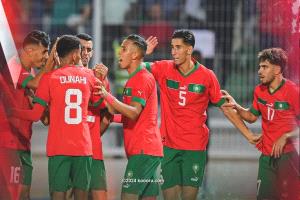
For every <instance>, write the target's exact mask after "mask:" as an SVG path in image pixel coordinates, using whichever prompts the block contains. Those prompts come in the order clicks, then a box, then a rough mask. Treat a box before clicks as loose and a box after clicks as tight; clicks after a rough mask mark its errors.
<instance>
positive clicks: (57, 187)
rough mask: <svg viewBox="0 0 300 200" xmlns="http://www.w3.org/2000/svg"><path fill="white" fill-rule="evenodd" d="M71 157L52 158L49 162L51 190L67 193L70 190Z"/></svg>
mask: <svg viewBox="0 0 300 200" xmlns="http://www.w3.org/2000/svg"><path fill="white" fill-rule="evenodd" d="M71 161H72V160H71V157H70V156H50V157H49V160H48V177H49V190H50V192H51V193H53V192H66V191H67V190H68V189H69V188H70V174H71Z"/></svg>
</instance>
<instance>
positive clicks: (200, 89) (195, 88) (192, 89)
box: [188, 83, 205, 93]
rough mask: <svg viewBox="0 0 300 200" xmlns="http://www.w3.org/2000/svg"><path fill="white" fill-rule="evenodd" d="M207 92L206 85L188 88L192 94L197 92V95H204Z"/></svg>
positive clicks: (193, 85) (194, 85)
mask: <svg viewBox="0 0 300 200" xmlns="http://www.w3.org/2000/svg"><path fill="white" fill-rule="evenodd" d="M204 90H205V86H204V85H200V84H193V83H192V84H189V86H188V91H190V92H195V93H203V92H204Z"/></svg>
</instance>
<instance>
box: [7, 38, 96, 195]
mask: <svg viewBox="0 0 300 200" xmlns="http://www.w3.org/2000/svg"><path fill="white" fill-rule="evenodd" d="M56 49H57V54H58V56H59V58H60V68H58V69H56V70H54V71H52V72H50V73H47V74H45V75H44V76H43V77H42V79H41V82H40V85H39V87H38V89H37V92H36V96H35V98H34V101H35V102H36V104H35V105H34V107H33V110H20V109H15V110H14V112H13V114H14V115H15V116H17V117H19V118H22V119H27V120H33V121H35V120H38V119H39V118H40V116H41V115H42V112H43V110H44V109H45V106H47V104H51V106H50V113H51V115H50V127H49V133H48V140H47V156H48V157H49V163H48V173H49V189H50V192H51V195H52V199H65V195H66V194H65V192H66V191H67V190H68V189H69V184H70V180H71V184H72V186H73V187H74V193H75V199H87V194H88V193H87V191H88V189H89V184H90V178H91V177H90V171H91V155H92V144H91V137H90V132H89V127H88V123H87V110H88V103H89V99H90V96H91V93H92V91H93V87H94V85H95V84H96V82H97V80H96V78H95V77H94V75H93V74H92V73H91V71H90V70H88V69H86V68H84V67H78V66H76V65H79V64H81V56H80V52H81V50H80V41H79V39H78V38H76V37H75V36H70V35H65V36H62V37H61V38H60V39H59V41H58V42H57V46H56ZM95 101H96V100H94V102H95Z"/></svg>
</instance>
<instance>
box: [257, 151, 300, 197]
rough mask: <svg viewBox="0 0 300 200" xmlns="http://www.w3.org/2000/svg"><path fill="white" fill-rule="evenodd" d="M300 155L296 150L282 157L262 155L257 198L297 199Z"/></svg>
mask: <svg viewBox="0 0 300 200" xmlns="http://www.w3.org/2000/svg"><path fill="white" fill-rule="evenodd" d="M298 186H299V157H298V155H297V153H296V152H291V153H285V154H282V155H281V157H280V158H277V159H276V158H274V157H270V156H265V155H261V156H260V158H259V169H258V177H257V199H259V200H260V199H275V200H276V199H297V195H299V189H297V187H298Z"/></svg>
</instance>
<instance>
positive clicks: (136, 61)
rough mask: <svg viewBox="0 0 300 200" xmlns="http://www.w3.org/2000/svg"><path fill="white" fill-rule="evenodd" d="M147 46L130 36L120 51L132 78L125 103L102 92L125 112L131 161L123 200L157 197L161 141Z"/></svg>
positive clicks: (124, 93)
mask: <svg viewBox="0 0 300 200" xmlns="http://www.w3.org/2000/svg"><path fill="white" fill-rule="evenodd" d="M146 49H147V44H146V41H145V40H144V38H142V37H141V36H139V35H135V34H132V35H129V36H128V37H126V39H125V40H123V42H122V45H121V50H120V53H119V56H120V58H119V64H120V68H121V69H126V70H127V72H128V74H129V79H128V81H127V83H126V84H125V88H124V92H123V102H124V103H122V102H120V101H118V100H117V99H116V98H115V97H113V96H112V95H111V94H109V93H108V92H106V91H105V89H104V87H102V93H101V95H102V96H103V97H104V99H105V100H106V102H107V103H108V104H109V106H111V107H113V108H114V109H115V110H116V111H118V112H120V113H121V114H122V123H123V130H124V145H125V152H126V155H127V157H128V163H127V166H126V171H125V175H124V179H123V184H122V196H121V199H122V200H129V199H130V200H135V199H136V200H137V199H139V198H141V199H156V196H157V195H158V187H159V186H158V184H159V179H158V177H157V169H158V166H159V165H160V161H161V157H162V156H163V152H162V142H161V136H160V133H159V129H158V125H157V93H156V83H155V79H154V78H153V76H152V74H151V73H149V72H148V71H147V70H146V69H145V68H144V67H143V65H142V60H143V57H144V55H145V52H146Z"/></svg>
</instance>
